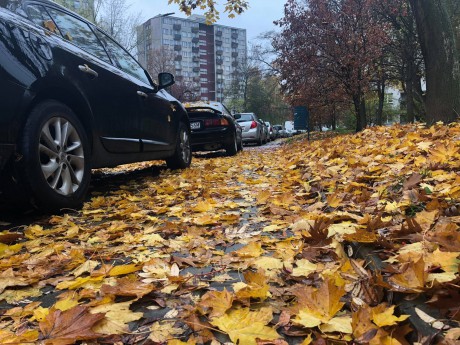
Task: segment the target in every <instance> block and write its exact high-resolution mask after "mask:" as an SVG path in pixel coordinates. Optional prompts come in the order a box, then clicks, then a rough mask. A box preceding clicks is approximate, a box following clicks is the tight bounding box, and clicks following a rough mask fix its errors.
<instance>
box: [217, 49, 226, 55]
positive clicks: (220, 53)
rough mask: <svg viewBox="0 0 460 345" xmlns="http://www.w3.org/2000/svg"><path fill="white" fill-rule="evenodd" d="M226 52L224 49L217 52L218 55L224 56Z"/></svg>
mask: <svg viewBox="0 0 460 345" xmlns="http://www.w3.org/2000/svg"><path fill="white" fill-rule="evenodd" d="M223 54H224V51H223V50H222V49H218V50H216V55H223Z"/></svg>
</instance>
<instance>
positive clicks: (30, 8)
mask: <svg viewBox="0 0 460 345" xmlns="http://www.w3.org/2000/svg"><path fill="white" fill-rule="evenodd" d="M26 12H27V16H28V18H29V19H30V20H31V21H33V22H34V23H35V24H37V25H39V26H41V27H45V28H47V29H48V30H50V31H53V32H55V33H57V34H59V31H58V30H57V28H56V25H54V22H53V21H52V19H51V17H50V16H49V14H48V12H46V10H45V8H44V7H43V6H40V5H27V8H26ZM50 21H51V22H53V25H54V29H55V30H51V27H48V26H49V23H50ZM47 24H48V25H47Z"/></svg>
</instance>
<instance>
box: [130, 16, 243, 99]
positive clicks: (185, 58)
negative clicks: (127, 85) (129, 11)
mask: <svg viewBox="0 0 460 345" xmlns="http://www.w3.org/2000/svg"><path fill="white" fill-rule="evenodd" d="M137 39H138V47H137V49H138V59H139V62H140V63H141V64H142V65H143V66H144V67H145V68H146V69H147V70H148V71H150V72H152V71H155V68H154V67H155V66H154V64H157V65H158V64H159V63H163V64H165V65H167V64H168V63H169V68H167V69H170V70H169V72H172V73H174V74H175V76H176V80H177V81H178V83H180V84H182V85H184V88H185V89H186V90H184V92H187V93H189V94H193V98H194V99H201V100H214V101H223V100H224V91H225V90H226V89H228V88H230V87H231V84H232V83H233V82H235V80H236V79H237V78H238V73H239V72H240V71H241V69H242V68H243V66H244V64H245V61H246V56H247V41H246V30H245V29H239V28H234V27H229V26H224V25H218V24H214V25H208V24H206V19H205V17H204V16H199V15H192V16H190V17H189V18H186V19H184V18H176V17H173V16H170V14H166V15H158V16H155V17H153V18H151V19H149V20H147V21H146V22H145V23H144V24H142V25H140V26H139V27H138V28H137ZM155 55H162V59H160V61H159V59H155ZM161 60H163V61H161ZM171 69H172V70H171ZM152 74H153V75H154V74H155V73H152Z"/></svg>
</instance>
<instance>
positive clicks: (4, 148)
mask: <svg viewBox="0 0 460 345" xmlns="http://www.w3.org/2000/svg"><path fill="white" fill-rule="evenodd" d="M15 148H16V147H15V145H13V144H2V143H0V170H1V169H3V167H4V166H5V164H6V162H8V160H9V159H10V157H11V156H12V155H13V152H14V151H15Z"/></svg>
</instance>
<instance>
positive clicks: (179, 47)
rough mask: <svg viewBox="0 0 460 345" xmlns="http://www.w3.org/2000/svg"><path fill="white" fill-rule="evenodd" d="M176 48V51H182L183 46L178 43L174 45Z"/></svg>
mask: <svg viewBox="0 0 460 345" xmlns="http://www.w3.org/2000/svg"><path fill="white" fill-rule="evenodd" d="M174 50H175V51H176V52H180V51H181V50H182V46H180V45H178V44H177V45H175V46H174Z"/></svg>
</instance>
